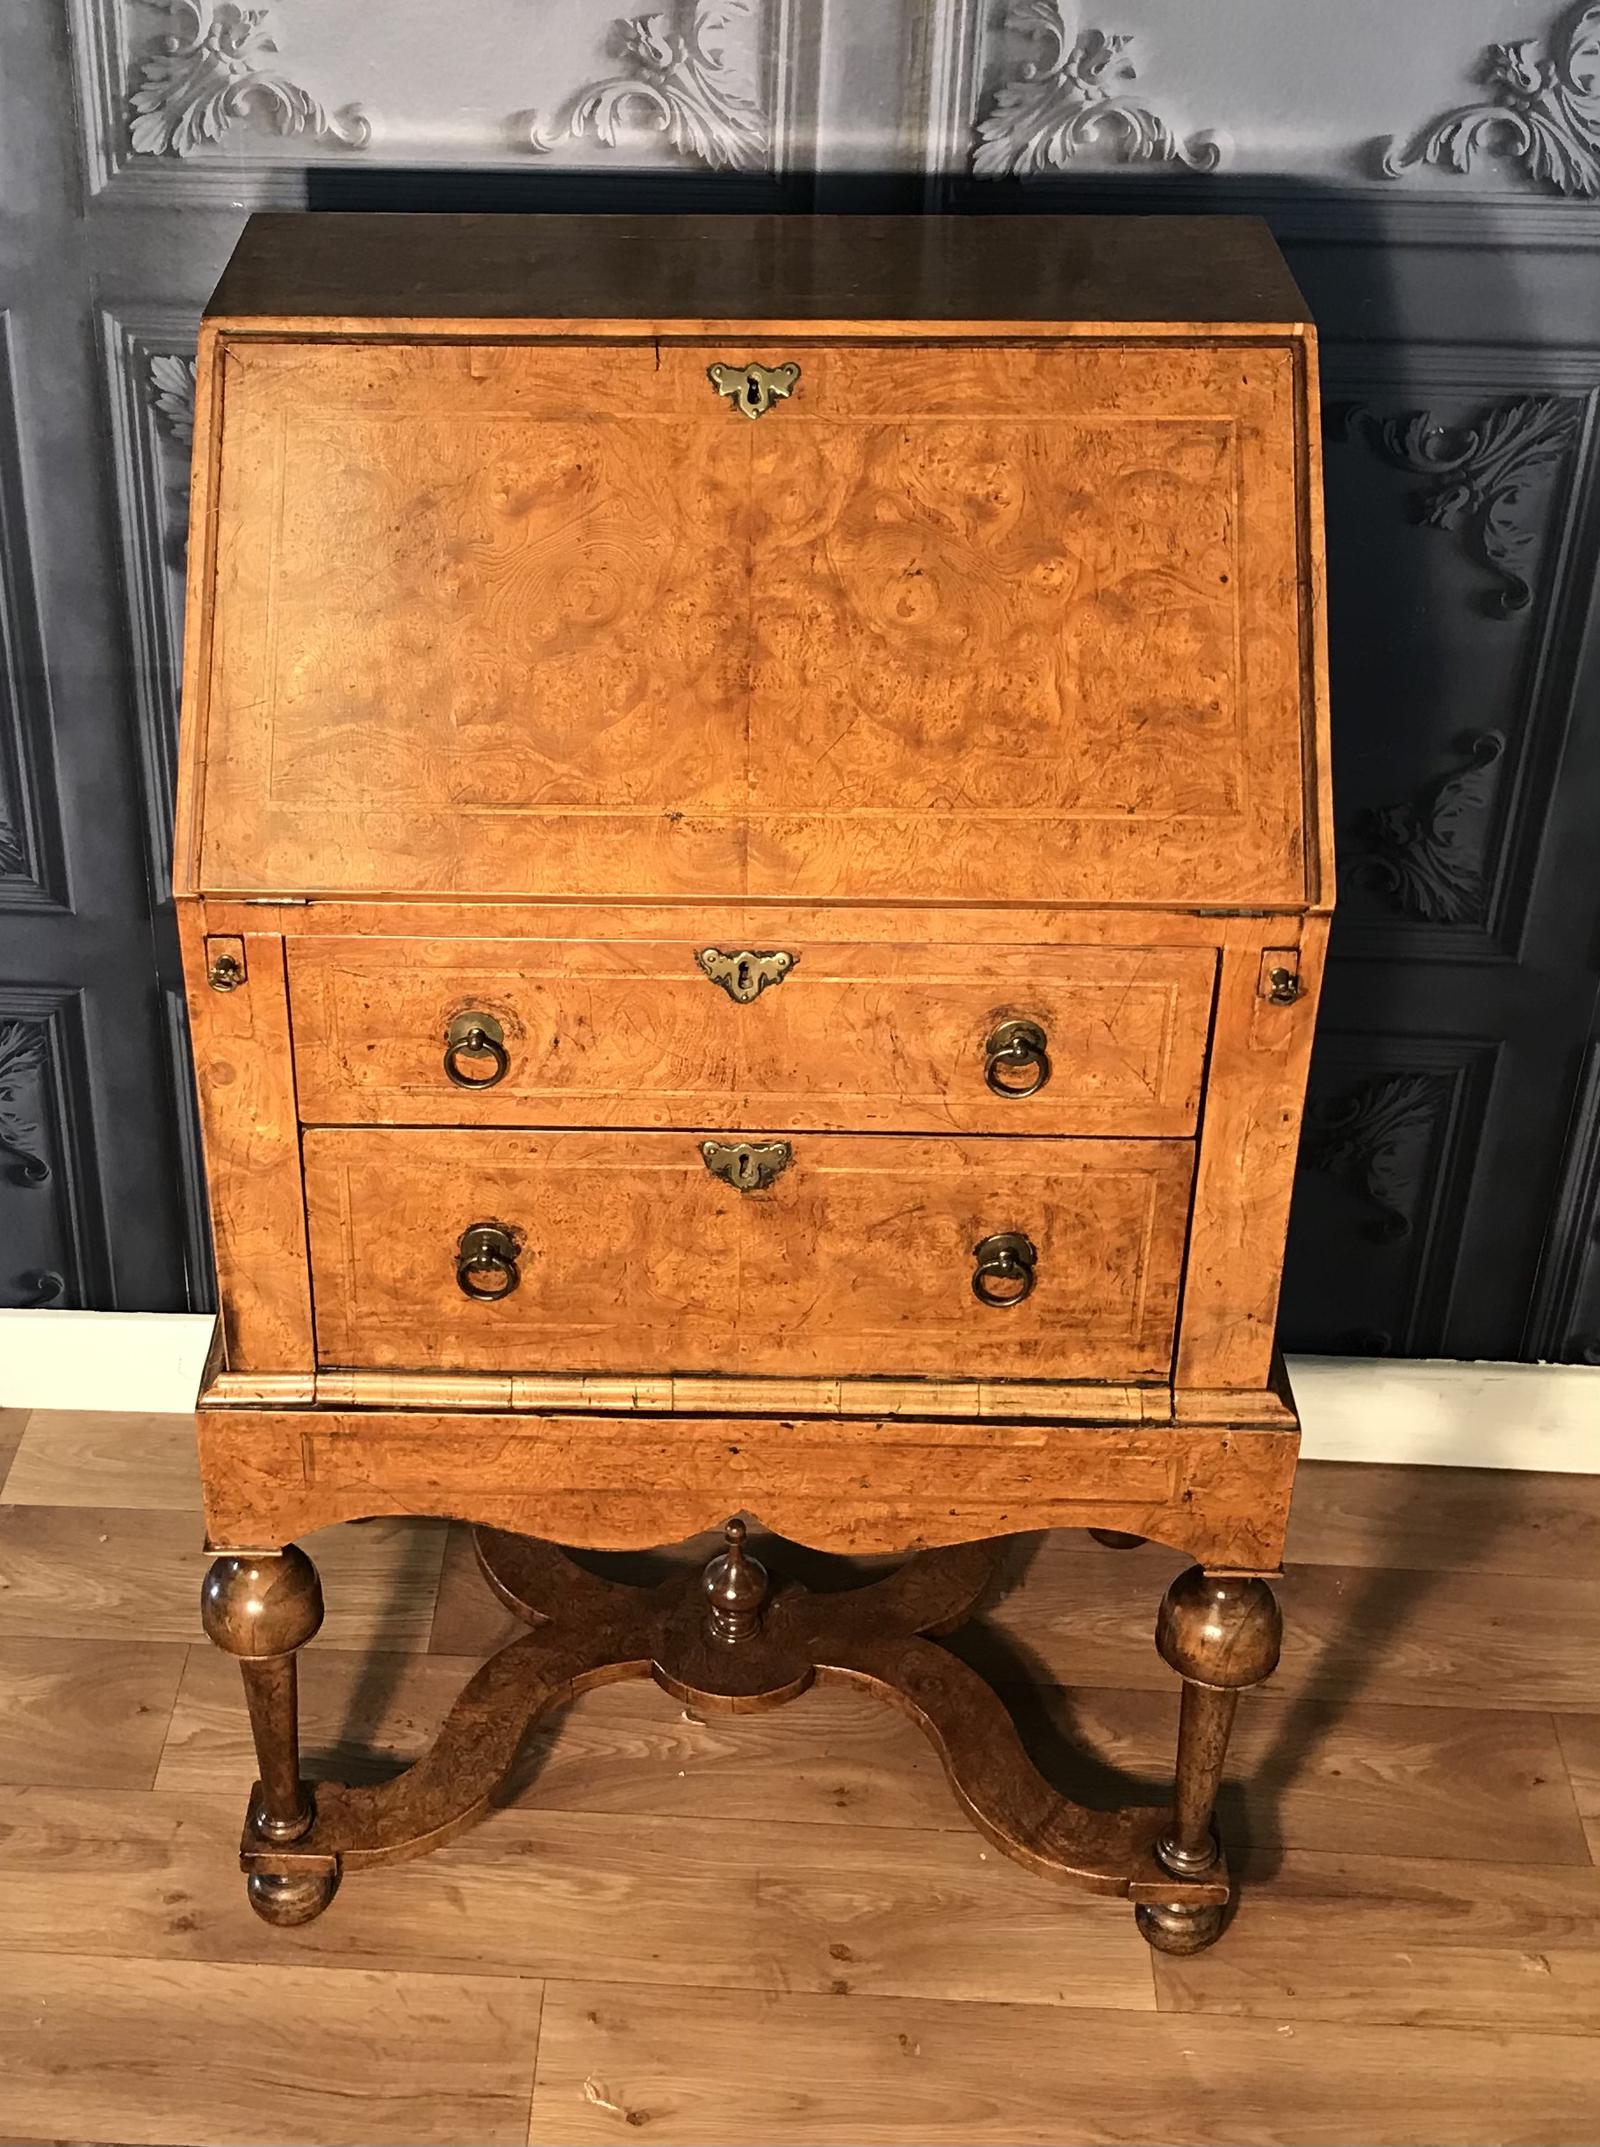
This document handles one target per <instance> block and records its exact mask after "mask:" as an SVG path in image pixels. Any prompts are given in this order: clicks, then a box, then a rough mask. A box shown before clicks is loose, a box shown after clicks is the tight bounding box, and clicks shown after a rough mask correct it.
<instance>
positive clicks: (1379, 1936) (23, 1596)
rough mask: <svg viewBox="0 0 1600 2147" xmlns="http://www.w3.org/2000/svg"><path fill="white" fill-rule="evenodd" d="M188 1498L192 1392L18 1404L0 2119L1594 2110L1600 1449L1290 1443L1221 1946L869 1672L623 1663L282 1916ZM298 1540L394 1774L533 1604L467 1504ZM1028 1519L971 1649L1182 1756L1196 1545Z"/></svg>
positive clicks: (1398, 2131)
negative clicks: (483, 1776) (1119, 1899)
mask: <svg viewBox="0 0 1600 2147" xmlns="http://www.w3.org/2000/svg"><path fill="white" fill-rule="evenodd" d="M196 1499H197V1491H196V1482H195V1472H194V1459H193V1448H192V1441H191V1436H190V1426H189V1422H188V1420H187V1419H183V1420H177V1421H174V1420H166V1419H159V1418H142V1417H134V1416H124V1417H114V1416H95V1417H90V1416H69V1415H64V1414H50V1413H36V1414H34V1415H32V1416H30V1417H28V1418H26V1419H25V1420H24V1419H23V1418H22V1417H20V1416H19V1415H17V1414H16V1413H15V1412H13V1413H12V1414H10V1415H9V1416H8V1415H7V1414H5V1413H4V1412H0V2147H6V2143H14V2142H19V2141H42V2140H49V2141H79V2142H105V2143H114V2147H135V2143H162V2147H166V2143H172V2147H178V2143H182V2147H189V2143H201V2142H204V2143H218V2147H221V2143H228V2142H239V2143H257V2142H266V2141H271V2142H278V2143H284V2147H316V2143H321V2142H330V2143H331V2142H342V2141H349V2142H352V2143H355V2142H359V2143H363V2147H375V2143H382V2142H396V2143H403V2147H425V2143H432V2142H442V2143H444V2142H448V2143H455V2142H460V2143H462V2147H491V2143H494V2147H498V2143H500V2142H505V2143H508V2147H509V2143H516V2147H521V2143H523V2142H530V2143H541V2147H568V2143H581V2142H588V2141H615V2140H620V2139H626V2138H638V2139H642V2140H646V2141H650V2140H654V2141H658V2142H662V2143H675V2142H682V2143H684V2147H690V2143H702V2142H703V2143H707V2147H742V2143H750V2147H777V2143H780V2142H795V2143H805V2147H827V2143H833V2142H838V2143H841V2147H856V2143H860V2147H865V2143H877V2142H900V2141H905V2142H917V2143H928V2142H951V2143H956V2142H960V2143H964V2147H979V2143H990V2142H992V2143H995V2147H1022V2143H1041V2147H1043V2143H1049V2147H1069V2143H1074V2142H1080V2141H1082V2142H1091V2141H1092V2142H1120V2141H1130V2142H1132V2141H1167V2142H1182V2141H1197V2142H1199V2141H1204V2142H1223V2141H1226V2142H1271V2143H1274V2147H1295V2143H1297V2142H1307V2143H1313V2142H1329V2143H1341V2147H1342V2143H1346V2142H1350V2141H1355V2140H1360V2141H1366V2142H1372V2143H1391V2142H1392V2143H1396V2147H1398V2143H1402V2142H1418V2143H1428V2147H1451V2143H1461V2147H1467V2143H1471V2142H1494V2143H1511V2142H1528V2143H1539V2147H1557V2143H1564V2142H1572V2143H1580V2147H1593V2143H1595V2142H1596V2141H1600V1479H1596V1478H1580V1477H1537V1476H1518V1475H1510V1474H1502V1473H1489V1472H1482V1473H1477V1472H1469V1471H1461V1472H1451V1471H1442V1470H1433V1469H1427V1470H1425V1469H1417V1470H1402V1469H1386V1468H1361V1467H1338V1466H1331V1465H1320V1466H1315V1465H1314V1466H1309V1467H1307V1468H1306V1469H1305V1471H1304V1472H1303V1474H1302V1478H1301V1489H1300V1493H1299V1496H1298V1500H1297V1504H1296V1512H1295V1523H1294V1531H1293V1539H1292V1545H1291V1552H1292V1563H1291V1567H1290V1571H1289V1574H1288V1577H1287V1579H1286V1581H1285V1583H1284V1586H1283V1590H1282V1595H1283V1602H1284V1610H1285V1615H1286V1619H1287V1621H1288V1633H1289V1640H1288V1644H1287V1646H1286V1649H1285V1656H1284V1664H1283V1669H1282V1671H1281V1672H1280V1674H1279V1676H1278V1677H1277V1678H1276V1679H1275V1680H1274V1681H1273V1683H1272V1684H1271V1685H1270V1686H1269V1687H1267V1688H1266V1689H1265V1690H1264V1691H1262V1692H1260V1693H1258V1694H1251V1695H1248V1696H1247V1697H1246V1699H1245V1701H1244V1703H1243V1706H1242V1708H1241V1713H1240V1725H1239V1732H1238V1735H1237V1737H1236V1739H1235V1745H1234V1758H1233V1762H1232V1764H1231V1767H1230V1775H1231V1779H1230V1782H1229V1785H1228V1789H1227V1792H1226V1796H1225V1800H1224V1817H1225V1823H1226V1825H1227V1828H1228V1831H1229V1836H1230V1842H1231V1846H1232V1849H1233V1853H1234V1861H1235V1864H1236V1866H1237V1867H1239V1868H1240V1869H1241V1875H1242V1877H1243V1880H1244V1883H1245V1888H1246V1891H1245V1897H1244V1902H1243V1906H1242V1908H1241V1910H1240V1913H1239V1916H1238V1919H1237V1921H1236V1923H1235V1925H1234V1927H1233V1928H1232V1929H1231V1930H1230V1931H1229V1932H1228V1933H1227V1935H1226V1936H1225V1937H1224V1939H1223V1942H1222V1943H1221V1945H1219V1946H1218V1947H1217V1948H1216V1949H1215V1950H1214V1951H1213V1952H1211V1953H1208V1954H1205V1955H1203V1956H1201V1957H1200V1958H1199V1959H1196V1960H1192V1961H1173V1960H1166V1959H1162V1958H1160V1957H1158V1956H1154V1955H1152V1954H1151V1953H1150V1952H1149V1951H1148V1950H1147V1949H1146V1947H1145V1946H1144V1945H1143V1943H1142V1942H1141V1941H1140V1939H1139V1938H1138V1937H1137V1936H1136V1934H1135V1931H1134V1928H1133V1922H1132V1918H1131V1916H1130V1914H1129V1912H1128V1910H1127V1909H1126V1908H1125V1907H1123V1906H1121V1905H1119V1904H1117V1903H1115V1902H1105V1901H1095V1900H1089V1899H1086V1898H1082V1897H1079V1896H1077V1895H1074V1894H1070V1893H1067V1892H1063V1891H1058V1890H1056V1889H1053V1888H1051V1887H1050V1886H1048V1885H1046V1884H1044V1883H1042V1882H1041V1881H1039V1880H1036V1879H1031V1878H1029V1877H1027V1876H1026V1875H1025V1874H1023V1873H1022V1872H1020V1871H1019V1870H1017V1869H1015V1868H1014V1867H1013V1866H1012V1865H1010V1864H1009V1863H1007V1862H1006V1861H1005V1860H1004V1859H1003V1858H1002V1857H1000V1856H998V1855H997V1854H996V1853H995V1852H994V1851H993V1850H991V1849H989V1848H988V1847H987V1845H986V1844H984V1843H983V1842H982V1841H981V1840H980V1839H979V1837H978V1836H977V1835H976V1834H975V1833H973V1832H972V1831H971V1829H970V1828H968V1827H967V1826H966V1825H965V1824H964V1823H963V1822H962V1820H961V1819H960V1817H959V1815H958V1814H957V1813H956V1811H955V1809H954V1807H953V1805H952V1803H951V1800H950V1798H949V1796H948V1793H947V1792H946V1790H945V1787H944V1783H943V1780H942V1777H941V1776H940V1773H939V1770H938V1767H937V1765H936V1764H935V1762H934V1761H933V1759H932V1757H931V1755H930V1753H929V1751H928V1749H927V1748H926V1746H925V1744H924V1743H923V1741H922V1740H921V1738H920V1737H919V1735H918V1733H917V1732H916V1731H915V1730H914V1729H912V1728H911V1727H910V1726H909V1725H908V1724H907V1723H905V1722H903V1721H901V1720H900V1718H899V1717H898V1716H897V1715H895V1714H893V1713H891V1712H890V1711H889V1710H888V1709H886V1708H883V1707H882V1706H881V1705H879V1704H877V1703H875V1702H874V1701H872V1700H870V1699H868V1698H866V1697H864V1696H859V1695H854V1694H848V1693H843V1692H829V1693H811V1694H807V1695H806V1696H805V1697H804V1698H802V1699H801V1700H799V1701H797V1702H795V1703H794V1705H793V1706H791V1707H789V1708H787V1709H783V1710H780V1711H778V1712H776V1713H773V1714H769V1715H762V1716H753V1717H748V1718H745V1719H742V1720H740V1719H734V1720H716V1721H712V1722H702V1721H699V1720H697V1719H695V1718H694V1717H693V1715H692V1714H691V1713H689V1712H686V1710H685V1709H684V1708H683V1707H681V1706H679V1705H677V1704H675V1703H673V1702H671V1701H669V1700H668V1699H667V1698H666V1697H665V1696H664V1695H663V1694H661V1693H659V1692H657V1691H656V1690H655V1689H654V1688H653V1687H644V1686H614V1687H611V1688H609V1689H607V1690H604V1691H600V1692H596V1693H593V1694H591V1695H589V1696H588V1697H587V1698H586V1699H585V1700H583V1701H581V1702H580V1703H579V1704H578V1705H577V1706H576V1707H575V1708H573V1709H572V1710H571V1711H570V1713H569V1714H568V1715H567V1716H566V1717H565V1718H564V1719H562V1720H561V1721H559V1722H558V1723H556V1724H555V1725H553V1726H552V1727H551V1728H550V1729H549V1730H547V1731H546V1732H544V1733H542V1734H541V1735H539V1736H537V1737H536V1738H535V1739H533V1740H532V1741H531V1742H530V1745H529V1748H528V1750H527V1751H526V1752H525V1753H524V1755H523V1757H522V1760H521V1762H520V1763H519V1769H518V1774H517V1778H516V1779H517V1797H516V1801H515V1802H514V1803H513V1804H512V1805H510V1806H509V1807H508V1808H507V1809H504V1810H502V1811H500V1812H498V1813H496V1814H495V1816H494V1817H493V1818H491V1819H490V1820H489V1821H487V1822H486V1823H485V1824H484V1825H483V1826H482V1827H480V1828H479V1829H478V1830H477V1831H475V1832H474V1833H472V1834H469V1835H468V1836H466V1837H465V1838H464V1839H462V1840H461V1841H459V1842H457V1843H455V1844H454V1845H453V1846H452V1847H450V1848H449V1849H447V1850H445V1851H443V1852H442V1853H441V1854H439V1855H438V1856H435V1857H433V1858H430V1859H426V1860H424V1861H422V1862H419V1863H415V1864H411V1865H406V1866H402V1867H398V1868H396V1869H393V1870H389V1871H381V1872H375V1873H370V1874H365V1875H358V1876H357V1877H355V1878H353V1879H352V1880H350V1881H349V1882H348V1883H347V1885H346V1886H345V1888H344V1890H343V1891H342V1893H341V1894H340V1896H339V1898H338V1900H337V1901H336V1902H335V1903H334V1906H333V1907H332V1909H331V1910H330V1911H329V1913H328V1914H327V1915H326V1916H325V1917H324V1918H323V1919H322V1920H321V1921H320V1922H318V1923H316V1924H313V1925H311V1926H310V1927H309V1928H307V1929H306V1930H304V1931H272V1930H269V1929H268V1928H267V1927H266V1926H265V1925H264V1924H261V1923H259V1922H258V1921H257V1920H256V1919H255V1918H254V1917H253V1916H252V1915H251V1914H250V1912H249V1910H248V1909H247V1908H246V1906H245V1901H244V1892H243V1885H242V1881H241V1880H240V1878H239V1875H238V1872H237V1869H236V1866H235V1862H234V1857H235V1851H236V1848H237V1841H238V1831H239V1823H240V1819H241V1816H242V1800H243V1795H244V1792H245V1789H246V1787H247V1786H248V1783H249V1781H250V1779H251V1774H252V1763H251V1757H250V1748H249V1738H248V1734H247V1730H246V1725H245V1717H244V1709H243V1704H242V1701H241V1698H240V1694H239V1689H238V1683H237V1673H236V1671H235V1668H234V1666H233V1665H232V1664H231V1663H229V1662H226V1661H225V1660H223V1659H222V1658H221V1657H219V1656H217V1655H215V1654H214V1653H213V1652H212V1651H211V1650H210V1649H209V1648H207V1647H206V1646H205V1644H204V1643H203V1642H202V1641H200V1640H199V1637H198V1629H197V1618H196V1594H197V1589H198V1585H199V1579H200V1575H201V1572H202V1570H203V1566H204V1558H203V1555H202V1552H201V1548H200V1528H199V1522H198V1517H197V1505H196ZM308 1548H309V1549H310V1550H311V1553H312V1555H313V1557H314V1558H315V1559H316V1560H317V1562H318V1565H319V1567H320V1569H321V1571H322V1574H323V1578H324V1583H325V1586H326V1590H327V1596H328V1611H329V1615H328V1622H327V1625H326V1627H325V1628H324V1632H323V1635H322V1637H321V1638H320V1639H319V1640H318V1641H316V1642H315V1643H314V1644H313V1645H312V1647H311V1648H309V1649H308V1650H307V1651H306V1653H305V1654H304V1656H303V1657H302V1664H303V1672H304V1719H305V1742H306V1748H307V1753H308V1759H309V1765H310V1768H311V1771H313V1772H315V1771H323V1770H326V1771H349V1772H353V1773H366V1774H367V1775H369V1776H370V1775H371V1774H372V1773H373V1772H374V1771H383V1770H385V1769H387V1768H389V1767H392V1766H393V1764H394V1763H395V1761H396V1760H397V1759H403V1758H405V1757H406V1756H408V1755H410V1754H412V1753H415V1752H416V1751H418V1750H420V1749H421V1748H422V1747H423V1746H424V1745H425V1744H426V1743H427V1741H428V1739H429V1738H430V1736H431V1734H432V1731H433V1728H434V1726H435V1725H436V1724H437V1722H438V1719H439V1716H440V1714H441V1713H442V1711H443V1709H444V1707H445V1706H446V1705H447V1704H448V1702H449V1700H450V1698H451V1697H452V1696H453V1695H454V1693H455V1691H456V1689H457V1688H458V1687H459V1685H460V1684H461V1683H462V1682H463V1680H464V1679H465V1677H466V1676H467V1675H468V1674H469V1672H470V1670H471V1669H472V1668H473V1667H474V1666H475V1663H476V1661H477V1660H478V1659H479V1658H480V1657H481V1655H482V1654H483V1652H485V1651H486V1650H487V1649H489V1648H492V1647H493V1646H494V1645H495V1644H496V1643H497V1641H498V1640H499V1639H500V1637H501V1636H502V1634H503V1632H504V1629H505V1628H504V1620H503V1616H502V1614H501V1613H500V1612H499V1611H498V1609H497V1607H496V1606H495V1605H494V1603H493V1602H492V1601H491V1599H490V1598H489V1596H488V1595H487V1593H486V1592H485V1590H484V1589H483V1587H482V1585H481V1583H480V1582H479V1581H478V1580H477V1577H476V1575H475V1573H474V1572H473V1570H472V1568H471V1565H470V1560H469V1559H468V1558H467V1557H466V1555H465V1552H466V1543H465V1538H464V1535H463V1534H462V1533H461V1532H460V1531H455V1530H450V1529H448V1528H446V1527H444V1526H443V1525H442V1524H434V1523H424V1524H397V1523H396V1524H390V1523H383V1524H374V1525H371V1526H367V1527H362V1528H343V1529H334V1530H329V1531H328V1532H326V1533H325V1534H324V1535H322V1536H320V1537H317V1538H313V1539H310V1541H309V1543H308ZM1014 1548H1015V1555H1014V1557H1013V1558H1012V1560H1011V1566H1010V1571H1009V1574H1008V1576H1007V1585H1006V1586H1005V1588H1004V1589H1003V1590H1002V1591H1001V1593H1000V1594H999V1596H998V1598H997V1600H996V1601H995V1603H994V1604H993V1607H992V1608H991V1610H990V1612H989V1614H988V1615H987V1616H986V1617H985V1619H984V1620H983V1621H982V1623H981V1624H980V1625H978V1626H975V1627H973V1628H971V1629H970V1630H969V1632H968V1634H967V1635H966V1636H964V1639H963V1641H962V1643H961V1644H962V1646H963V1648H964V1651H965V1652H967V1653H968V1654H969V1655H970V1656H971V1657H972V1659H973V1660H975V1661H978V1662H980V1663H982V1664H983V1666H984V1667H985V1668H986V1669H987V1670H989V1671H990V1672H991V1673H993V1674H994V1675H996V1676H997V1677H1000V1678H1001V1679H1003V1680H1005V1681H1006V1682H1007V1683H1008V1684H1009V1685H1010V1686H1012V1687H1013V1688H1015V1689H1017V1690H1018V1691H1019V1693H1021V1695H1022V1704H1021V1709H1020V1711H1021V1713H1022V1716H1023V1719H1024V1721H1025V1725H1026V1729H1027V1734H1028V1736H1029V1739H1030V1742H1031V1743H1032V1745H1033V1747H1034V1749H1035V1751H1036V1753H1037V1754H1038V1756H1039V1757H1040V1759H1041V1761H1042V1762H1043V1763H1044V1764H1046V1765H1047V1766H1049V1767H1050V1768H1051V1769H1053V1770H1054V1771H1055V1772H1056V1773H1057V1775H1058V1776H1059V1778H1060V1779H1061V1780H1062V1784H1063V1786H1064V1787H1067V1788H1069V1789H1072V1788H1074V1787H1076V1788H1077V1789H1078V1790H1079V1791H1080V1792H1085V1791H1086V1792H1089V1793H1094V1792H1103V1791H1108V1790H1116V1789H1123V1790H1127V1789H1128V1788H1130V1787H1137V1786H1142V1787H1143V1788H1145V1789H1146V1790H1147V1791H1148V1790H1149V1789H1151V1788H1152V1787H1158V1786H1159V1785H1160V1783H1161V1781H1162V1777H1163V1775H1164V1774H1165V1773H1166V1772H1167V1770H1168V1769H1169V1768H1170V1764H1171V1747H1172V1736H1173V1729H1174V1718H1175V1713H1176V1705H1175V1686H1174V1683H1173V1680H1172V1679H1171V1677H1170V1676H1169V1674H1168V1673H1167V1672H1166V1671H1165V1670H1164V1669H1163V1668H1162V1666H1161V1664H1160V1663H1159V1662H1158V1661H1157V1659H1156V1657H1155V1654H1154V1652H1153V1649H1152V1646H1151V1639H1150V1634H1151V1627H1152V1622H1153V1618H1154V1612H1155V1606H1156V1602H1157V1600H1158V1598H1159V1595H1160V1593H1161V1590H1162V1588H1163V1587H1164V1585H1165V1583H1166V1580H1167V1578H1168V1577H1169V1575H1170V1574H1171V1573H1172V1572H1173V1571H1175V1570H1176V1569H1177V1566H1178V1565H1179V1563H1180V1562H1181V1561H1180V1560H1179V1559H1178V1558H1177V1557H1176V1556H1175V1555H1174V1554H1173V1553H1171V1552H1168V1551H1165V1550H1162V1549H1160V1548H1157V1547H1155V1546H1146V1547H1145V1548H1144V1549H1141V1550H1138V1551H1133V1552H1115V1551H1109V1550H1105V1549H1102V1548H1101V1547H1100V1546H1098V1545H1096V1544H1094V1543H1092V1542H1090V1541H1089V1539H1088V1538H1087V1537H1086V1536H1082V1535H1057V1536H1051V1537H1046V1538H1043V1539H1033V1538H1029V1539H1019V1541H1018V1543H1017V1545H1016V1546H1015V1547H1014ZM1030 1680H1032V1681H1036V1683H1035V1686H1034V1689H1032V1690H1031V1691H1029V1690H1028V1689H1027V1687H1028V1681H1030Z"/></svg>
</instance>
